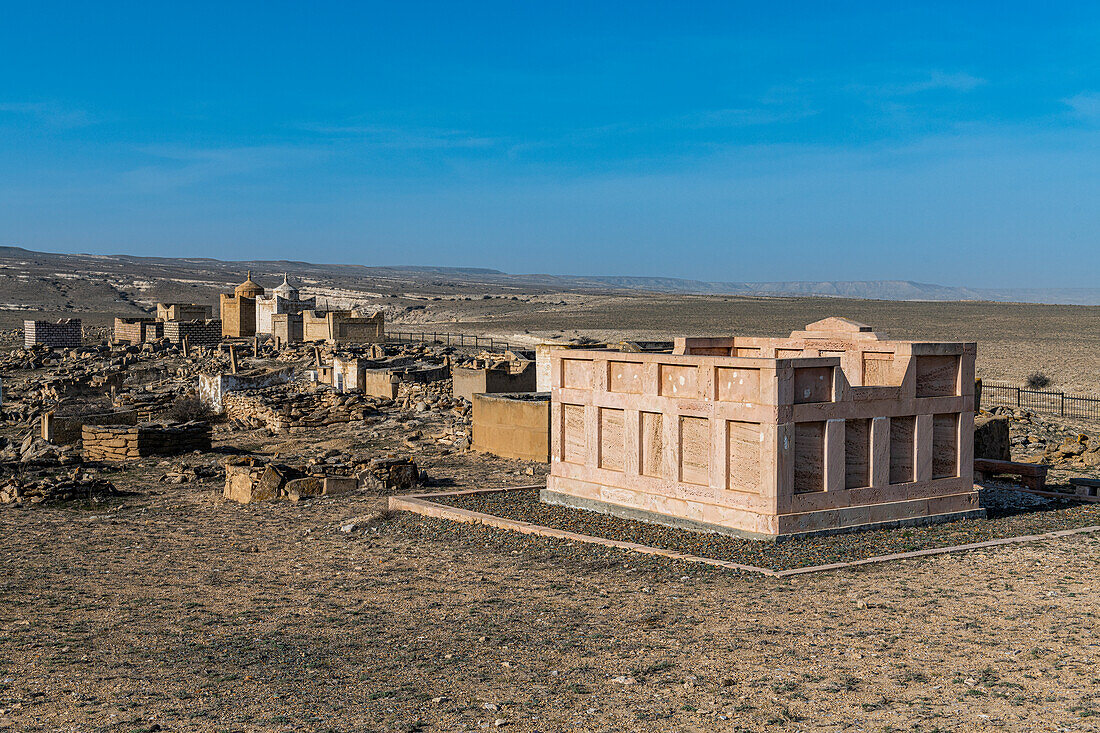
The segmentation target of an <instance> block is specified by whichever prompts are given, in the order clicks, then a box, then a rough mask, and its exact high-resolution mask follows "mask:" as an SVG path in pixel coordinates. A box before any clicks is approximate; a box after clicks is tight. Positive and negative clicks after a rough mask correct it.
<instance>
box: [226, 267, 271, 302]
mask: <svg viewBox="0 0 1100 733" xmlns="http://www.w3.org/2000/svg"><path fill="white" fill-rule="evenodd" d="M233 293H234V294H235V295H239V296H243V297H245V298H255V297H256V296H257V295H263V294H264V289H263V288H261V287H260V286H259V285H257V284H256V283H254V282H253V281H252V270H249V271H248V279H247V280H245V281H244V282H243V283H241V284H240V285H238V286H237V289H236V290H234V291H233Z"/></svg>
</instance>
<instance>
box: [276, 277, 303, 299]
mask: <svg viewBox="0 0 1100 733" xmlns="http://www.w3.org/2000/svg"><path fill="white" fill-rule="evenodd" d="M273 292H274V293H275V295H278V296H279V297H280V298H283V299H284V300H298V288H296V287H294V286H292V285H291V284H290V279H289V278H288V277H287V274H286V273H285V272H284V273H283V283H282V285H280V286H279V287H277V288H275V290H274V291H273Z"/></svg>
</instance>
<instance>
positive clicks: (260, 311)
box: [256, 273, 317, 343]
mask: <svg viewBox="0 0 1100 733" xmlns="http://www.w3.org/2000/svg"><path fill="white" fill-rule="evenodd" d="M316 307H317V299H316V298H307V299H302V297H301V294H300V293H299V292H298V289H297V288H295V287H294V286H292V285H291V284H290V280H289V277H288V276H287V274H286V273H284V274H283V282H282V284H281V285H279V286H278V287H276V288H275V289H274V290H272V291H271V295H270V296H266V295H260V296H258V297H257V298H256V333H258V334H271V335H275V324H274V317H275V315H276V314H279V315H282V314H286V315H296V314H299V313H301V312H302V311H304V310H313V309H314V308H316ZM299 340H300V339H299ZM284 343H297V342H292V341H289V340H286V339H284Z"/></svg>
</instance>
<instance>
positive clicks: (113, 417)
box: [42, 410, 138, 445]
mask: <svg viewBox="0 0 1100 733" xmlns="http://www.w3.org/2000/svg"><path fill="white" fill-rule="evenodd" d="M137 424H138V413H137V411H136V410H122V411H118V412H99V413H94V414H90V415H57V414H55V413H53V412H47V413H46V414H44V415H43V416H42V439H43V440H46V441H49V442H50V443H55V444H57V445H67V444H69V443H75V442H77V441H78V440H80V439H81V436H82V431H83V428H84V426H85V425H137Z"/></svg>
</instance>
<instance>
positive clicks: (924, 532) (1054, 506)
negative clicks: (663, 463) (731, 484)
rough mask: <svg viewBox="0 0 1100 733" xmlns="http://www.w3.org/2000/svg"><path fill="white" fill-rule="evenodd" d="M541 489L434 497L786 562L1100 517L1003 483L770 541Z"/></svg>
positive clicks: (838, 558) (733, 558)
mask: <svg viewBox="0 0 1100 733" xmlns="http://www.w3.org/2000/svg"><path fill="white" fill-rule="evenodd" d="M538 496H539V492H538V489H532V490H516V491H506V492H496V493H486V494H465V495H459V496H442V497H439V498H432V499H431V501H434V502H436V503H439V504H444V505H447V506H454V507H459V508H462V509H468V510H470V511H475V512H481V513H483V514H491V515H493V516H496V517H502V518H506V519H513V520H518V521H523V522H530V523H532V524H537V525H541V526H544V527H552V528H555V529H560V530H565V531H569V532H576V533H579V534H585V535H592V536H595V537H602V538H605V539H611V540H618V541H622V542H633V543H637V544H641V545H647V546H650V547H659V548H663V549H666V550H674V551H676V552H682V553H686V554H689V555H696V556H698V557H705V558H711V559H716V560H726V561H730V562H736V563H740V564H744V565H752V566H755V567H762V568H768V569H771V570H787V569H791V568H801V567H810V566H814V565H826V564H830V563H837V562H851V561H854V560H862V559H866V558H870V557H876V556H879V555H890V554H894V553H901V552H913V551H915V550H926V549H933V548H940V547H952V546H956V545H965V544H970V543H975V542H985V541H988V540H996V539H1004V538H1010V537H1020V536H1026V535H1037V534H1043V533H1046V532H1054V531H1058V530H1065V529H1077V528H1081V527H1090V526H1098V525H1100V504H1081V503H1076V502H1073V501H1069V500H1067V501H1063V500H1057V499H1047V498H1044V497H1039V496H1035V495H1032V494H1026V493H1023V492H1020V491H1014V490H1012V489H1009V488H1003V487H1000V486H989V487H986V488H984V489H982V491H981V492H980V501H981V503H982V506H984V507H986V508H987V509H988V510H989V518H988V519H972V520H961V521H957V522H948V523H945V524H938V525H931V526H926V527H901V528H895V529H881V530H871V531H866V532H853V533H848V534H840V535H832V536H827V537H819V538H811V539H797V540H790V541H785V542H767V541H760V540H748V539H740V538H737V537H729V536H725V535H720V534H715V533H703V532H691V531H687V530H681V529H673V528H669V527H662V526H660V525H656V524H648V523H645V522H638V521H634V520H629V519H620V518H618V517H612V516H609V515H606V514H599V513H596V512H589V511H584V510H579V509H571V508H568V507H560V506H551V505H548V504H543V503H541V502H540V501H539V499H538Z"/></svg>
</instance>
